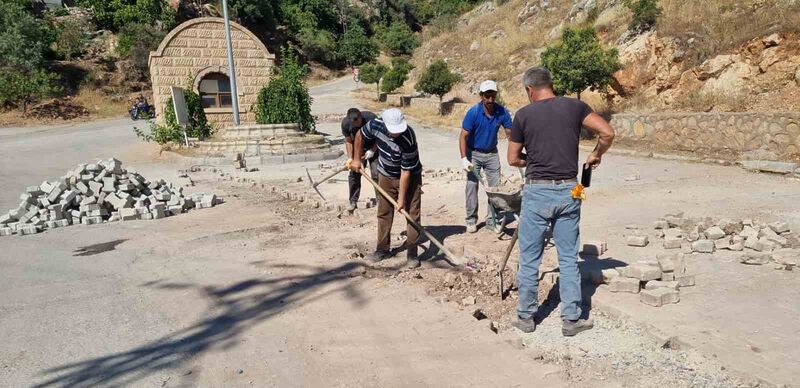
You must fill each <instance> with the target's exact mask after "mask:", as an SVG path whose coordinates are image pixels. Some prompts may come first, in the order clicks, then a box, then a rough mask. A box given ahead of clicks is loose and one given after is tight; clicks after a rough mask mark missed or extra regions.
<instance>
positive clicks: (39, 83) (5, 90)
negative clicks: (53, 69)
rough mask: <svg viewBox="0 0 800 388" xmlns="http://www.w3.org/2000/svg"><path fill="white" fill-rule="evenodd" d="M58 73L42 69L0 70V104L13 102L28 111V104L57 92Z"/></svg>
mask: <svg viewBox="0 0 800 388" xmlns="http://www.w3.org/2000/svg"><path fill="white" fill-rule="evenodd" d="M57 80H58V75H56V74H54V73H50V72H48V71H46V70H43V69H35V70H33V71H31V72H23V71H19V70H7V71H2V72H0V104H2V105H6V104H14V105H16V106H18V107H19V108H21V109H22V113H23V114H27V113H28V105H30V104H32V103H35V102H37V101H39V100H41V99H43V98H45V97H48V96H50V95H53V94H55V93H57V92H58V91H59V90H60V88H59V87H58V85H57V84H56V81H57Z"/></svg>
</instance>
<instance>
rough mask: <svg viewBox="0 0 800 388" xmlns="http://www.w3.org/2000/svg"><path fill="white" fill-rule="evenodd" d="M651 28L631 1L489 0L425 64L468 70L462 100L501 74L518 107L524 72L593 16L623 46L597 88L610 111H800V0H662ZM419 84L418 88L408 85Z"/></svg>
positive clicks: (431, 43)
mask: <svg viewBox="0 0 800 388" xmlns="http://www.w3.org/2000/svg"><path fill="white" fill-rule="evenodd" d="M659 5H660V7H661V8H662V14H661V16H660V17H659V19H658V22H657V24H656V26H655V27H654V28H653V29H651V30H649V31H646V32H642V33H638V32H632V31H629V30H628V25H629V22H630V19H631V13H630V11H629V10H628V8H627V7H626V6H625V4H624V2H623V1H622V0H512V1H509V2H507V3H505V4H503V5H500V6H496V5H494V4H493V3H486V4H484V5H482V6H479V7H477V8H476V9H474V10H473V11H472V12H470V13H469V14H467V15H464V16H463V17H462V18H461V19H460V20H459V23H458V25H457V27H456V28H455V29H454V30H452V31H450V32H447V33H444V34H441V35H438V36H435V37H429V38H428V39H426V40H425V42H424V43H423V45H422V47H420V49H418V50H417V52H416V53H415V56H414V60H413V62H414V64H415V65H416V67H417V68H416V70H415V72H414V73H413V74H412V80H413V79H414V77H415V76H418V74H419V72H420V70H419V69H422V68H424V67H425V66H426V65H427V64H428V63H430V62H431V61H432V60H435V59H439V58H445V59H446V60H447V61H448V63H450V65H451V66H452V67H453V68H454V69H455V70H457V71H458V72H460V73H462V74H463V76H464V81H463V82H462V83H461V84H460V85H459V90H457V91H454V92H453V95H454V96H455V97H459V96H461V97H466V96H468V95H474V93H475V88H476V87H477V85H478V83H479V82H480V80H483V79H486V78H494V79H496V80H498V81H499V82H500V84H501V86H503V87H504V92H503V96H502V98H503V99H504V100H505V101H506V102H507V103H508V104H509V105H512V106H514V105H517V106H518V104H523V103H525V97H524V92H523V89H522V87H521V78H522V73H523V72H524V71H525V69H527V68H528V67H530V66H534V65H537V64H538V63H539V57H540V55H541V53H542V52H543V51H544V49H545V48H546V47H547V46H548V45H549V44H551V43H552V42H553V41H555V40H556V39H558V38H559V36H560V32H561V30H562V28H563V27H564V26H568V25H576V24H583V23H589V24H591V25H593V26H594V28H595V29H596V30H597V32H598V34H599V36H600V37H601V39H602V41H603V43H604V44H606V45H608V46H612V47H616V48H617V49H618V51H619V56H620V60H621V62H622V64H623V66H624V67H623V69H622V70H620V71H619V72H617V73H616V74H615V77H614V78H615V81H616V82H615V83H614V85H612V87H611V88H609V90H608V91H606V93H603V94H601V93H589V92H588V91H587V92H586V93H584V94H583V95H585V96H587V97H586V98H585V99H587V100H589V101H590V102H591V103H592V104H593V105H594V106H595V108H597V109H604V110H609V111H674V110H679V111H748V110H758V111H787V110H800V86H799V85H800V2H799V1H796V0H748V1H743V0H727V1H722V0H706V1H698V0H690V1H677V0H661V1H660V2H659ZM410 87H411V85H409V88H410Z"/></svg>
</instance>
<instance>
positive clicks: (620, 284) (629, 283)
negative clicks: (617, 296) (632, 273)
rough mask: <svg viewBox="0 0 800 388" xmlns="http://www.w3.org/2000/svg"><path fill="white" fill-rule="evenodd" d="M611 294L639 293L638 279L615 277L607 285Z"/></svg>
mask: <svg viewBox="0 0 800 388" xmlns="http://www.w3.org/2000/svg"><path fill="white" fill-rule="evenodd" d="M608 286H609V291H611V292H628V293H631V294H638V293H639V290H640V289H639V286H640V282H639V280H638V279H632V278H624V277H621V276H620V277H616V278H613V279H611V281H610V282H609V283H608Z"/></svg>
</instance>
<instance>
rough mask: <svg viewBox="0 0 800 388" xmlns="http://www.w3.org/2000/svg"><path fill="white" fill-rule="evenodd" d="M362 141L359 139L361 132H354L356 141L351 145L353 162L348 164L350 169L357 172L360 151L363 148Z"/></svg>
mask: <svg viewBox="0 0 800 388" xmlns="http://www.w3.org/2000/svg"><path fill="white" fill-rule="evenodd" d="M363 144H364V139H362V138H361V131H358V132H356V141H355V144H354V145H353V161H352V162H350V169H351V170H353V171H355V172H359V170H361V149H362V148H363Z"/></svg>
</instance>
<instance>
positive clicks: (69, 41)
mask: <svg viewBox="0 0 800 388" xmlns="http://www.w3.org/2000/svg"><path fill="white" fill-rule="evenodd" d="M56 35H57V36H56V41H55V45H54V50H55V52H56V53H57V54H58V55H59V56H60V57H62V58H64V59H66V60H68V61H69V60H71V59H72V58H73V57H75V56H79V55H80V54H81V53H82V52H83V46H84V45H85V44H86V42H87V41H88V39H87V36H86V35H87V34H86V31H84V28H83V27H82V26H81V25H80V24H79V23H78V22H76V21H74V20H69V19H67V20H64V21H63V22H61V23H59V25H58V27H57V34H56Z"/></svg>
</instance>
